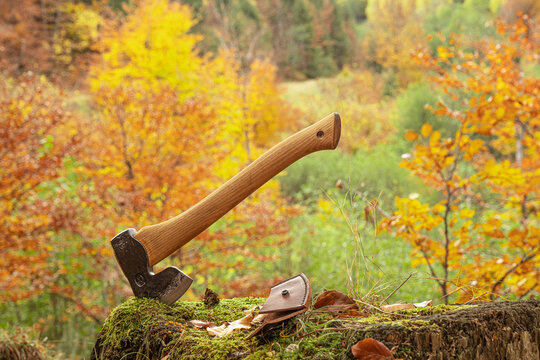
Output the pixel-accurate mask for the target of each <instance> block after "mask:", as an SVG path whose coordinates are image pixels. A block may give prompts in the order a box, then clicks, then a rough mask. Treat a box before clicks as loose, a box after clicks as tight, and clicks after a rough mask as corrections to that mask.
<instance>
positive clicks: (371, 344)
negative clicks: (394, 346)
mask: <svg viewBox="0 0 540 360" xmlns="http://www.w3.org/2000/svg"><path fill="white" fill-rule="evenodd" d="M351 352H352V354H353V355H354V357H355V358H356V359H359V360H386V359H395V357H394V355H392V353H391V352H390V350H389V349H388V348H387V347H386V346H385V345H384V344H383V343H382V342H380V341H377V340H375V339H364V340H361V341H359V342H357V343H356V344H354V345H353V346H351Z"/></svg>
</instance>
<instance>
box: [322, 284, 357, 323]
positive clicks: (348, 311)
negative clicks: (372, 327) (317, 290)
mask: <svg viewBox="0 0 540 360" xmlns="http://www.w3.org/2000/svg"><path fill="white" fill-rule="evenodd" d="M313 308H314V309H320V308H324V309H323V310H325V311H328V312H332V313H337V314H340V315H347V316H362V317H363V316H367V313H365V312H364V311H360V308H359V307H358V304H357V303H356V301H354V300H353V299H352V298H350V297H349V296H347V295H345V294H344V293H342V292H339V291H336V290H330V291H324V292H323V293H322V294H321V295H319V297H318V298H317V301H316V302H315V304H314V305H313Z"/></svg>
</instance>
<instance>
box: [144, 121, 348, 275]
mask: <svg viewBox="0 0 540 360" xmlns="http://www.w3.org/2000/svg"><path fill="white" fill-rule="evenodd" d="M340 134H341V120H340V117H339V115H338V114H337V113H334V114H330V115H328V116H327V117H325V118H324V119H322V120H320V121H318V122H316V123H315V124H313V125H311V126H309V127H307V128H305V129H303V130H301V131H299V132H297V133H296V134H294V135H292V136H290V137H288V138H287V139H285V140H283V141H282V142H280V143H279V144H277V145H276V146H274V147H272V148H271V149H270V150H268V151H267V152H265V153H264V154H263V155H261V156H260V157H259V158H258V159H256V160H255V161H254V162H252V163H251V164H250V165H249V166H247V167H246V168H245V169H243V170H242V171H241V172H239V173H238V174H236V175H235V176H234V177H233V178H231V179H230V180H229V181H227V182H226V183H225V184H223V185H221V186H220V187H219V188H218V189H217V190H215V191H214V192H212V193H211V194H210V195H208V196H207V197H206V198H204V199H203V200H201V201H200V202H198V203H197V204H195V205H194V206H192V207H191V208H189V209H188V210H186V211H184V212H183V213H181V214H180V215H178V216H175V217H173V218H171V219H169V220H167V221H164V222H162V223H159V224H156V225H150V226H145V227H143V228H142V229H141V230H139V231H138V232H137V233H136V234H135V238H136V239H137V240H139V241H140V242H141V243H142V244H143V245H144V247H145V248H146V251H147V252H148V258H149V261H150V264H149V265H150V266H153V265H155V264H156V263H158V262H160V261H161V260H163V259H164V258H166V257H167V256H169V255H171V254H172V253H173V252H174V251H176V250H178V249H179V248H180V247H182V246H184V245H185V244H186V243H188V242H189V241H190V240H192V239H193V238H194V237H195V236H197V235H199V234H200V233H202V232H203V231H204V230H206V229H207V228H208V227H209V226H210V225H212V224H213V223H214V222H216V221H217V220H218V219H220V218H221V217H222V216H223V215H225V214H226V213H227V212H229V210H231V209H232V208H234V207H235V206H236V205H238V204H239V203H240V202H241V201H242V200H244V199H245V198H246V197H248V196H249V195H250V194H251V193H253V192H254V191H255V190H257V189H258V188H260V187H261V186H262V185H263V184H264V183H266V182H267V181H268V180H270V179H271V178H273V177H274V176H275V175H277V174H278V173H279V172H280V171H282V170H283V169H285V168H286V167H288V166H289V165H291V164H292V163H294V162H295V161H296V160H298V159H300V158H302V157H304V156H306V155H308V154H310V153H312V152H315V151H319V150H331V149H335V148H336V146H337V144H338V142H339V137H340Z"/></svg>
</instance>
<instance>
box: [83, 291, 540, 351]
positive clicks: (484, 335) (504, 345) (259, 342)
mask: <svg viewBox="0 0 540 360" xmlns="http://www.w3.org/2000/svg"><path fill="white" fill-rule="evenodd" d="M263 302H264V299H258V298H241V299H229V300H227V299H225V300H221V302H220V303H219V304H218V305H216V306H214V307H208V306H207V305H205V304H204V303H203V302H202V301H200V302H187V301H178V302H176V303H175V304H174V305H172V306H167V305H164V304H161V303H159V302H157V301H154V300H149V299H136V298H130V299H128V300H127V301H126V302H125V303H123V304H122V305H120V306H118V307H117V308H116V309H114V310H113V312H112V313H111V314H110V315H109V317H108V318H107V320H106V321H105V324H104V325H103V329H102V330H101V332H100V334H99V336H98V339H97V341H96V345H95V347H94V350H93V353H92V357H91V358H92V359H123V360H128V359H145V360H149V359H159V360H161V359H167V360H178V359H354V357H353V356H352V353H351V351H350V347H351V346H352V345H354V344H355V343H356V342H358V341H360V340H362V339H364V338H373V339H376V340H379V341H381V342H382V343H384V344H385V345H386V346H387V347H388V348H389V349H390V350H391V351H392V353H393V354H394V356H395V357H396V358H402V359H428V360H442V359H460V360H469V359H471V360H472V359H475V360H487V359H490V360H491V359H508V360H518V359H519V360H538V359H540V300H527V301H519V302H494V303H483V304H475V305H467V306H444V305H441V306H435V307H427V308H419V309H414V310H406V311H401V312H399V313H394V314H383V313H375V314H373V315H372V316H370V317H366V318H335V316H334V315H332V314H330V313H328V312H325V311H321V309H319V310H314V311H308V312H306V313H304V314H302V315H300V316H298V317H296V318H293V319H291V320H288V321H287V322H285V323H283V324H280V325H279V326H277V327H276V328H274V329H272V330H271V331H269V332H266V333H265V334H264V335H263V336H255V337H253V338H251V339H247V340H246V336H247V334H248V333H249V332H250V331H251V330H239V331H237V332H234V333H232V334H230V335H229V336H226V337H223V338H217V337H212V336H209V335H208V333H207V331H206V330H202V329H197V328H195V327H193V326H191V325H190V323H189V321H190V320H206V321H213V322H215V323H217V324H218V325H219V324H221V323H222V322H224V321H229V322H232V321H234V320H236V319H239V318H241V317H243V316H244V312H243V311H244V310H247V309H249V308H252V307H253V306H255V305H259V304H262V303H263Z"/></svg>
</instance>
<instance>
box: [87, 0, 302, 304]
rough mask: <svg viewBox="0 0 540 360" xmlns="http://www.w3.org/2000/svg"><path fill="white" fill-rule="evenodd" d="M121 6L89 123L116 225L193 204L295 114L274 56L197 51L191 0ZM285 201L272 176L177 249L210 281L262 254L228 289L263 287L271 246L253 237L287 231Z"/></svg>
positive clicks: (99, 70)
mask: <svg viewBox="0 0 540 360" xmlns="http://www.w3.org/2000/svg"><path fill="white" fill-rule="evenodd" d="M125 10H126V13H127V15H126V17H125V18H122V19H120V20H119V22H118V23H114V24H109V27H106V29H105V31H104V34H103V40H102V43H101V46H102V49H101V51H102V52H103V56H102V59H101V62H100V63H99V64H97V65H96V66H95V67H94V68H93V69H92V71H91V80H90V81H91V87H92V92H93V97H94V101H95V104H96V107H97V110H98V111H99V114H100V116H99V119H96V121H95V122H93V123H90V124H89V128H91V129H92V130H91V132H90V134H89V136H88V141H89V146H88V151H89V153H88V155H87V157H86V159H87V160H86V163H87V166H88V168H89V173H88V174H89V176H90V177H92V178H93V179H95V181H96V183H97V188H98V189H99V190H100V193H101V196H102V197H103V198H104V199H107V201H108V202H109V203H110V207H109V208H108V209H109V210H108V211H111V212H110V214H109V216H108V219H109V220H110V222H111V223H113V224H116V225H117V226H118V230H120V229H122V228H123V227H126V226H132V227H136V228H140V227H142V226H144V225H148V224H152V223H156V222H159V221H163V220H165V219H167V218H169V217H172V216H174V215H177V214H178V213H180V212H181V211H183V210H186V209H187V208H188V207H189V206H191V205H193V204H195V203H196V202H197V201H199V200H201V199H202V198H203V197H204V196H205V195H207V194H208V193H209V192H210V191H211V190H212V189H215V188H216V187H217V186H218V185H219V184H221V183H222V182H224V181H225V180H226V179H228V178H229V177H231V176H232V175H234V174H235V173H236V172H238V171H239V170H240V169H241V168H242V167H244V166H246V165H247V164H248V163H249V161H250V160H252V159H253V158H254V157H255V156H257V155H258V154H259V152H260V151H261V150H262V148H263V147H265V146H267V144H268V143H270V142H271V141H275V140H276V139H278V138H279V134H280V133H281V131H283V130H284V129H288V128H289V127H290V125H288V124H291V123H294V122H292V121H291V117H290V116H282V115H286V112H285V107H284V106H282V103H281V100H279V96H278V92H277V91H276V89H275V87H276V84H275V69H274V68H272V67H271V66H270V65H269V64H268V62H261V61H256V62H254V63H253V64H252V65H251V66H250V69H249V71H248V72H247V73H244V74H241V73H239V71H238V69H239V67H240V64H239V63H238V62H237V60H236V58H235V57H234V56H231V54H230V53H229V52H227V51H222V52H220V53H218V54H215V56H213V57H210V56H204V57H202V56H199V55H198V53H197V50H196V45H197V43H198V42H199V41H200V39H201V37H200V36H199V35H196V34H192V33H191V32H190V29H191V27H192V25H193V20H192V15H191V11H190V9H189V8H188V7H187V6H185V5H180V4H178V3H169V2H167V1H165V0H144V1H138V2H136V3H135V4H134V5H132V6H130V7H126V9H125ZM271 131H274V133H273V134H272V135H271V136H269V135H268V134H269V132H271ZM246 144H247V145H246ZM289 213H290V211H289V210H288V207H287V205H286V204H285V203H284V202H283V201H282V200H281V199H279V191H278V188H277V184H276V183H274V184H269V185H268V186H267V187H266V189H263V190H262V191H261V192H259V193H258V194H256V195H254V196H253V197H252V198H251V199H249V200H248V201H246V202H245V203H243V204H242V205H241V206H239V208H238V211H236V212H234V213H233V214H231V215H230V216H229V217H227V218H225V219H223V220H222V221H221V222H220V224H218V225H216V226H215V227H213V229H212V230H211V231H210V232H205V233H203V234H202V235H201V236H200V237H199V238H198V240H197V241H194V242H192V243H190V244H189V245H188V246H186V247H185V248H184V249H182V251H181V252H180V253H179V254H177V255H178V257H179V258H181V261H182V262H183V263H184V264H186V266H185V267H184V270H185V271H187V272H189V273H191V274H193V275H196V274H197V273H199V272H201V273H202V275H201V276H199V277H198V281H200V282H203V283H204V285H207V286H210V285H212V284H214V286H220V285H221V284H223V282H224V281H226V280H229V279H233V280H234V279H239V278H241V273H242V269H243V268H244V267H247V265H246V264H244V263H245V262H246V261H245V259H247V258H250V257H251V258H253V259H256V260H257V261H259V263H252V266H253V269H254V271H253V272H252V275H251V278H249V279H244V280H245V281H244V283H242V282H240V281H239V282H238V285H237V286H230V287H227V288H223V289H221V290H223V292H225V293H226V294H227V293H228V294H240V293H244V294H245V293H246V292H250V291H255V289H257V287H259V288H260V287H264V286H265V284H264V283H263V282H256V280H257V279H256V278H257V276H258V274H259V273H260V261H264V260H268V259H270V258H271V257H269V256H267V255H264V254H263V253H261V252H259V253H257V251H256V248H257V247H261V246H263V247H264V245H265V244H266V246H269V245H271V244H277V243H281V242H283V241H285V240H286V236H285V234H286V230H287V225H286V220H285V219H286V216H287V215H288V214H289ZM274 219H275V220H274ZM113 228H114V226H113ZM112 235H114V234H111V233H109V236H112ZM265 238H266V239H267V240H268V241H262V240H263V239H265ZM262 252H264V251H262ZM176 261H178V260H176ZM242 264H244V266H241V265H242ZM258 264H259V265H258ZM246 274H247V272H246ZM199 284H200V283H199ZM257 284H258V285H257ZM202 285H203V284H201V286H202ZM252 285H253V286H252ZM250 286H251V287H250ZM195 288H196V287H195Z"/></svg>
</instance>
